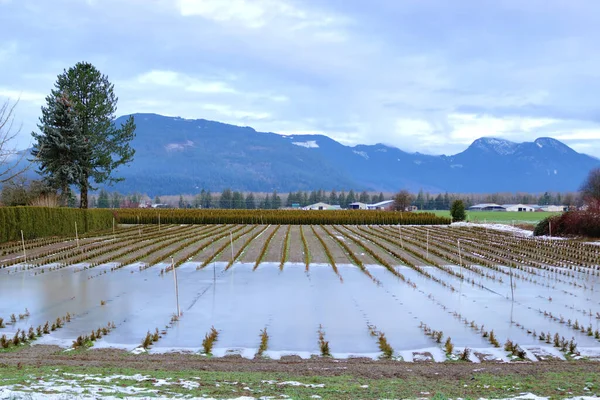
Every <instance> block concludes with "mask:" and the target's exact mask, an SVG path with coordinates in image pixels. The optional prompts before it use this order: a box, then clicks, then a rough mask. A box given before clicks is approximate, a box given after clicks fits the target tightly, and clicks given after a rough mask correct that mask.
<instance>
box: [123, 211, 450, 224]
mask: <svg viewBox="0 0 600 400" xmlns="http://www.w3.org/2000/svg"><path fill="white" fill-rule="evenodd" d="M116 215H117V217H118V220H119V222H120V223H124V224H137V223H138V222H139V223H142V224H158V221H159V215H160V220H161V221H162V222H163V223H169V224H259V225H265V224H271V225H279V224H286V225H313V224H314V225H332V224H353V225H356V224H359V225H365V224H383V225H389V224H395V225H396V224H403V225H448V224H450V219H449V218H445V217H438V216H436V215H435V214H433V213H405V212H391V211H375V210H339V211H324V210H213V209H208V210H169V211H164V210H150V209H144V210H134V209H123V210H119V211H117V212H116Z"/></svg>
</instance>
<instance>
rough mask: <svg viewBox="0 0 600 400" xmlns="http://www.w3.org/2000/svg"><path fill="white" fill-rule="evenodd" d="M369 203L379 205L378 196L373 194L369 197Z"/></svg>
mask: <svg viewBox="0 0 600 400" xmlns="http://www.w3.org/2000/svg"><path fill="white" fill-rule="evenodd" d="M371 203H373V204H375V203H379V195H376V194H374V195H373V196H371Z"/></svg>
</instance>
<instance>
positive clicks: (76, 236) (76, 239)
mask: <svg viewBox="0 0 600 400" xmlns="http://www.w3.org/2000/svg"><path fill="white" fill-rule="evenodd" d="M75 241H76V242H77V248H79V234H78V233H77V221H75Z"/></svg>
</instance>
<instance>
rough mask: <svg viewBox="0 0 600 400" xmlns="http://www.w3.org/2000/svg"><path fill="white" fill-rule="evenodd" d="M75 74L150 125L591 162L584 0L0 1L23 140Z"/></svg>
mask: <svg viewBox="0 0 600 400" xmlns="http://www.w3.org/2000/svg"><path fill="white" fill-rule="evenodd" d="M78 61H89V62H92V63H93V64H94V65H96V67H97V68H99V69H100V70H101V71H102V72H103V73H104V74H106V75H108V77H109V79H110V80H111V81H112V82H113V83H114V84H115V91H116V93H117V95H118V96H119V111H118V114H119V115H121V114H129V113H135V112H154V113H159V114H163V115H171V116H181V117H184V118H205V119H211V120H217V121H223V122H228V123H233V124H237V125H248V126H252V127H254V128H256V129H257V130H262V131H272V132H277V133H287V134H289V133H321V134H325V135H327V136H330V137H332V138H334V139H336V140H339V141H341V142H342V143H345V144H350V145H353V144H359V143H364V144H373V143H378V142H380V143H385V144H389V145H393V146H396V147H399V148H401V149H403V150H407V151H419V152H422V153H427V154H440V153H445V154H453V153H456V152H459V151H461V150H463V149H464V148H465V147H466V146H468V145H469V144H470V143H471V142H472V141H473V140H474V139H476V138H478V137H481V136H495V137H502V138H506V139H509V140H514V141H517V142H521V141H530V140H534V139H535V138H537V137H541V136H551V137H554V138H556V139H559V140H562V141H564V142H565V143H567V144H568V145H570V146H572V147H573V148H575V149H576V150H578V151H580V152H585V153H588V154H592V155H595V156H597V157H600V2H599V1H597V0H526V1H523V0H514V1H513V0H456V1H449V0H370V1H364V0H52V1H46V0H0V71H1V72H0V100H5V99H6V98H7V97H8V98H11V99H12V100H16V99H20V101H19V104H18V107H17V112H16V122H18V123H19V124H22V134H21V135H20V140H19V144H20V146H26V145H28V144H29V142H30V136H29V132H30V131H31V130H32V129H34V128H35V124H36V122H37V118H38V117H39V109H40V106H41V105H42V104H43V103H44V97H45V96H46V95H47V94H48V93H49V91H50V89H51V88H52V85H53V83H54V81H55V80H56V76H57V75H58V74H59V73H61V72H62V70H63V69H65V68H69V67H70V66H72V65H74V64H75V63H76V62H78Z"/></svg>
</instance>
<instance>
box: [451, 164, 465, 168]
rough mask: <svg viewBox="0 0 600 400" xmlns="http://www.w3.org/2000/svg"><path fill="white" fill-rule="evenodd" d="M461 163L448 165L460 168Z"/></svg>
mask: <svg viewBox="0 0 600 400" xmlns="http://www.w3.org/2000/svg"><path fill="white" fill-rule="evenodd" d="M462 167H463V165H462V164H452V165H450V168H462Z"/></svg>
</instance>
